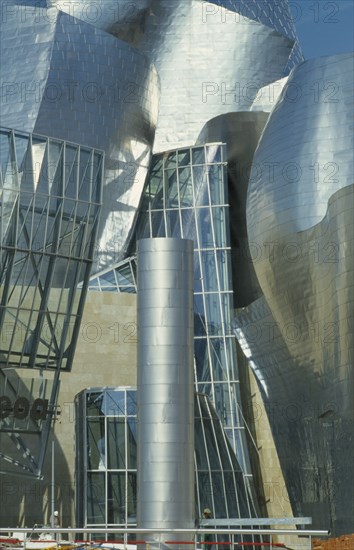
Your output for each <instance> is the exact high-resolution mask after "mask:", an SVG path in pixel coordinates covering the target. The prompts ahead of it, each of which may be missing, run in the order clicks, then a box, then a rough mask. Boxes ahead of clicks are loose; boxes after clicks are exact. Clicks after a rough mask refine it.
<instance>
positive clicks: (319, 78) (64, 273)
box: [0, 0, 354, 534]
mask: <svg viewBox="0 0 354 550" xmlns="http://www.w3.org/2000/svg"><path fill="white" fill-rule="evenodd" d="M92 4H93V3H91V2H88V1H87V0H79V1H76V2H74V1H73V2H71V1H65V2H63V1H61V0H40V1H37V0H11V1H7V2H6V3H4V5H2V6H1V10H2V17H1V30H2V33H1V51H2V58H3V60H4V63H3V65H2V72H1V82H0V84H1V118H2V124H4V125H5V126H6V128H8V129H5V130H4V132H3V133H2V134H1V139H2V141H1V148H0V154H1V166H2V179H1V195H0V197H1V199H0V200H1V203H0V209H1V213H2V216H1V222H0V223H1V226H0V236H1V241H0V246H1V248H0V258H1V264H0V274H1V277H2V278H1V300H2V301H1V315H2V319H3V325H2V328H1V330H2V333H1V355H0V374H1V380H2V386H1V387H2V390H3V393H4V396H5V399H3V398H2V404H4V407H5V409H4V407H2V410H3V409H4V410H5V418H3V419H2V425H1V430H2V432H1V437H2V438H3V437H5V436H6V438H8V435H7V434H6V433H5V432H6V431H7V432H8V433H9V435H10V437H9V438H8V439H9V442H10V447H11V445H13V448H14V449H13V452H12V454H11V452H10V451H8V452H7V451H6V453H5V452H3V451H1V452H2V455H1V457H0V458H1V462H2V463H3V464H5V463H6V464H7V465H8V464H10V465H11V467H10V470H11V471H12V472H18V471H21V469H22V470H23V471H24V472H25V473H27V474H28V475H34V476H36V475H40V472H41V464H44V461H45V456H44V449H45V446H43V445H40V446H39V447H38V449H39V448H40V449H42V451H40V453H39V454H40V457H39V458H38V457H36V456H35V453H34V452H32V453H30V454H27V455H26V453H25V457H26V458H25V460H24V461H23V458H21V456H22V455H23V453H24V452H25V448H27V447H26V445H25V443H24V442H23V437H24V433H22V432H26V434H27V435H26V437H30V436H31V437H32V435H31V433H32V432H35V433H36V434H37V435H38V434H39V435H40V434H41V433H42V432H45V433H46V437H47V436H48V434H49V429H50V425H51V421H52V418H53V417H54V405H55V403H56V399H57V395H58V388H59V385H58V382H59V375H61V376H63V375H64V372H67V373H68V376H75V374H74V372H73V371H72V372H70V369H71V365H72V361H73V357H74V358H75V355H74V352H75V343H76V340H77V339H78V337H79V336H80V331H79V326H80V320H81V318H82V311H83V306H84V302H85V296H86V290H87V288H88V289H89V292H91V291H97V290H98V291H100V293H101V294H102V296H100V298H99V301H100V304H104V306H102V308H103V307H105V308H107V317H109V318H110V319H111V310H110V308H111V303H116V302H115V300H118V297H117V296H114V295H115V294H119V295H120V296H122V295H124V294H130V295H131V296H129V298H127V299H129V300H132V301H134V299H135V297H134V296H132V295H133V294H134V293H136V247H137V241H138V240H139V239H140V238H144V237H148V238H161V237H164V238H165V237H173V238H187V239H191V240H192V241H193V242H194V386H195V390H196V392H197V394H198V396H199V397H198V399H197V402H198V403H199V404H198V407H197V409H198V410H199V413H198V414H199V417H198V414H196V419H197V418H201V417H202V416H203V415H204V414H205V415H206V416H205V418H208V419H209V420H208V422H207V423H204V421H201V422H200V423H199V427H198V428H197V427H196V432H195V433H196V449H195V450H196V480H197V507H198V510H197V513H198V514H200V511H201V507H202V506H204V505H207V506H208V507H209V508H211V509H212V510H213V513H214V516H215V517H220V518H230V517H233V516H234V517H240V516H242V515H244V516H247V517H254V516H256V515H257V514H258V515H259V514H263V515H264V508H262V506H263V505H262V502H261V493H262V490H261V489H260V487H259V484H260V483H261V482H259V480H258V478H257V483H256V482H255V471H254V468H255V463H256V462H257V460H258V459H257V453H258V450H257V449H256V447H257V445H254V444H253V442H252V437H253V435H254V434H253V432H252V428H251V427H250V425H249V415H248V412H249V411H248V410H247V407H246V406H245V403H247V402H248V400H249V394H248V390H247V384H246V379H247V376H248V373H249V371H252V372H253V373H254V375H255V377H256V379H257V382H258V384H259V388H260V390H261V392H262V396H263V399H264V403H265V405H266V408H267V411H268V416H269V422H270V425H271V428H272V431H273V437H274V442H275V445H276V448H277V451H278V455H279V460H280V464H281V467H282V470H283V473H284V478H285V482H286V487H287V490H288V492H289V495H290V499H291V505H292V508H293V512H294V513H295V514H296V515H301V516H305V515H307V516H311V517H313V526H314V527H316V528H319V527H321V528H322V527H324V528H331V529H332V532H333V533H335V534H337V533H338V534H340V533H345V532H349V531H352V517H353V510H352V503H353V489H352V484H351V483H350V479H351V478H352V474H353V472H352V466H351V464H352V462H351V457H352V454H353V448H352V420H353V399H352V393H351V392H350V390H349V388H351V387H352V381H353V332H354V331H353V325H352V322H353V302H354V299H353V288H354V284H353V269H352V266H353V261H352V260H353V225H352V223H353V187H352V185H353V166H352V161H351V152H352V145H353V143H352V142H353V136H352V131H351V127H350V124H349V122H348V121H349V120H350V114H351V113H350V110H351V105H352V90H351V83H352V77H353V75H352V68H353V60H352V56H349V55H342V56H335V57H332V58H322V59H320V60H311V61H304V60H303V56H302V53H301V48H300V45H299V43H298V40H297V37H296V33H295V29H294V25H293V22H292V20H291V16H290V11H289V5H288V2H287V1H286V0H281V1H280V0H278V1H277V2H274V1H267V0H252V1H249V0H247V1H246V0H211V1H210V2H204V1H201V0H181V1H179V0H178V1H177V0H176V1H174V2H172V1H170V0H140V1H138V2H136V3H134V5H133V3H129V2H126V1H119V2H118V1H114V0H102V1H98V2H95V3H94V4H95V5H94V6H92ZM132 6H133V7H132ZM211 44H213V46H214V47H213V50H212V51H211V48H210V45H211ZM75 144H78V145H75ZM103 155H104V156H105V162H104V164H103ZM101 189H102V195H101ZM100 202H102V206H101V216H100V220H99V221H98V212H99V209H100ZM91 264H93V266H92V270H91V278H90V280H88V275H89V270H90V268H91ZM91 294H92V295H93V294H94V292H92V293H91ZM90 299H92V300H95V299H97V298H91V296H90ZM119 299H120V298H119ZM122 299H123V298H122ZM118 301H119V300H118ZM118 301H117V303H118ZM100 307H101V306H100ZM120 307H121V306H120ZM123 309H124V308H122V309H121V310H119V309H118V310H117V319H116V320H114V321H113V322H112V323H111V324H110V325H109V327H105V330H106V332H107V333H111V334H112V335H113V338H114V343H115V344H116V343H117V342H116V340H117V339H118V341H120V340H121V338H122V334H124V338H126V337H128V338H129V344H131V345H132V346H133V347H134V346H136V332H135V330H136V326H135V327H134V323H133V324H132V325H130V326H129V327H127V326H126V325H127V324H129V323H130V322H131V321H129V323H126V322H125V320H124V318H121V317H120V313H119V311H121V313H122V315H123ZM108 310H109V315H108ZM93 311H94V310H93ZM92 315H93V318H92V321H90V323H89V325H90V327H89V331H88V332H85V333H84V334H85V337H86V338H87V339H88V340H87V341H91V340H90V338H92V339H93V340H92V341H94V343H95V345H96V344H97V350H96V351H95V353H94V354H93V357H94V358H95V361H94V362H95V366H93V365H92V364H91V363H90V365H91V366H90V369H91V370H90V372H87V383H86V384H85V387H82V386H80V388H78V391H77V393H78V394H79V393H80V392H82V391H84V393H80V395H79V397H78V398H77V403H78V404H81V405H80V407H79V409H80V410H81V411H82V414H81V415H79V416H78V418H77V422H78V423H79V424H77V425H78V426H80V428H78V433H80V434H81V435H82V437H81V438H79V439H78V447H77V456H78V460H79V458H80V457H83V463H84V468H83V469H81V470H80V469H78V471H77V475H78V483H79V484H81V485H80V487H83V489H84V491H85V495H86V496H85V499H84V502H83V503H82V506H81V504H80V505H79V503H78V508H77V510H78V513H77V520H78V522H79V523H81V524H83V523H85V524H89V525H96V524H99V525H102V526H103V525H116V524H117V525H118V524H119V525H126V524H130V523H131V522H133V518H134V514H135V507H134V506H135V505H134V504H132V505H129V504H128V503H127V499H128V496H129V498H130V494H131V495H132V500H133V501H134V498H135V497H134V496H133V495H134V494H135V493H134V491H135V489H134V487H135V485H134V484H135V481H134V480H135V474H136V472H135V463H134V460H135V459H134V456H135V455H134V453H135V451H134V450H132V449H133V447H134V443H133V439H134V437H133V435H134V434H133V430H131V426H133V424H134V422H133V419H134V415H129V414H128V413H127V408H125V410H124V411H123V412H124V414H123V412H122V416H121V414H120V412H119V411H118V408H117V409H114V410H113V414H106V413H107V411H106V409H105V408H104V407H105V406H106V405H104V404H102V403H104V402H105V400H106V399H108V395H109V392H111V393H112V395H114V396H116V395H121V396H124V400H125V401H124V403H127V401H126V400H128V401H129V399H130V397H129V398H128V394H129V392H131V395H132V394H133V393H132V392H133V391H134V390H133V389H129V390H127V389H124V390H123V389H122V390H119V389H118V386H122V387H126V386H129V387H131V388H134V387H136V374H135V370H134V369H135V367H133V366H132V379H129V380H128V379H126V378H125V375H124V376H121V375H122V371H123V370H124V369H126V368H127V364H128V362H124V361H121V362H120V363H119V364H118V363H117V366H116V373H114V369H113V370H112V369H111V365H112V364H113V363H114V359H113V356H114V353H112V354H111V352H109V353H110V360H109V361H107V360H106V359H105V357H104V353H105V351H104V350H102V348H100V347H99V340H100V338H101V336H100V334H101V333H100V330H102V327H101V325H99V326H98V325H97V323H96V321H95V319H94V314H92ZM4 323H5V324H4ZM71 324H72V325H73V327H74V329H73V330H69V327H70V326H71ZM122 326H123V329H124V330H123V329H122ZM9 327H10V329H9ZM11 327H12V328H11ZM59 327H61V329H60V331H59V332H60V334H59V335H58V334H57V332H58V328H59ZM112 327H113V328H112ZM122 331H123V333H122ZM124 331H125V332H124ZM103 332H104V331H103ZM95 339H97V340H95ZM106 349H107V350H108V349H110V348H108V347H107V348H106ZM107 353H108V351H107ZM102 354H103V356H102ZM108 364H109V365H110V367H109V368H108V366H107V365H108ZM134 365H135V363H134ZM20 369H22V370H20ZM30 369H31V370H30ZM34 369H37V370H34ZM105 369H107V375H106V378H105V374H104V372H105ZM98 371H99V372H98ZM108 371H109V374H108ZM133 371H134V374H133ZM29 372H31V374H32V372H35V373H38V377H37V382H36V383H31V382H29V381H28V373H29ZM51 372H53V374H50V373H51ZM80 372H81V371H80ZM124 372H125V370H124ZM115 377H116V378H115ZM128 378H129V377H128ZM133 378H134V379H133ZM25 379H26V380H27V381H26V382H23V381H24V380H25ZM95 379H97V380H99V383H98V382H97V383H96V382H95ZM123 379H124V381H122V380H123ZM31 384H32V385H31ZM104 386H108V387H109V388H110V389H109V390H105V389H104ZM73 387H74V386H73ZM88 388H95V390H90V389H88ZM119 392H121V393H119ZM95 394H96V396H97V398H98V402H100V403H101V402H102V403H101V405H99V408H97V407H96V412H95V409H94V408H93V409H92V410H91V409H90V407H91V404H90V403H91V402H90V399H91V397H92V396H93V395H95ZM129 395H130V394H129ZM48 396H50V397H48ZM19 398H24V399H26V400H27V401H26V402H25V401H24V400H22V401H20V403H18V405H17V408H16V407H15V405H14V403H16V402H17V401H18V399H19ZM33 398H38V399H40V400H41V401H37V402H36V403H35V405H34V406H33V402H34V399H33ZM47 399H49V402H50V403H51V408H49V410H50V411H51V416H50V415H47V416H46V419H45V420H44V419H43V418H44V411H45V407H46V400H47ZM114 399H115V397H114ZM119 399H120V398H119ZM122 399H123V397H122ZM100 400H101V401H100ZM27 402H29V403H30V409H29V411H28V414H27V413H26V415H24V410H26V407H27V404H26V403H27ZM202 403H203V404H202ZM32 406H33V412H32V415H31V410H32V409H31V407H32ZM23 407H25V409H24V408H23ZM125 407H127V405H125ZM202 409H203V411H204V412H203V411H202ZM206 410H208V411H209V412H205V411H206ZM90 411H91V412H92V411H93V413H92V414H93V415H94V416H95V418H91V416H92V414H91V412H90ZM100 411H101V412H100ZM15 412H16V415H17V417H16V415H15ZM201 412H203V414H201ZM8 413H9V414H8ZM89 413H90V414H89ZM21 414H22V415H24V418H18V417H19V416H21ZM41 416H42V417H43V418H42V417H41ZM96 416H97V418H98V419H96ZM130 417H131V418H130ZM203 418H204V416H203ZM211 418H213V420H212V421H211V420H210V419H211ZM80 422H81V424H80ZM123 424H124V436H123V431H122V430H123V428H122V426H123ZM197 424H198V422H197V420H196V426H197ZM206 424H208V426H209V428H208V429H207V428H206ZM111 427H112V430H113V432H114V434H115V436H114V437H115V438H114V437H113V436H112V433H113V432H112V433H111V432H110V429H111ZM10 428H11V429H10ZM211 432H212V436H211ZM207 433H208V434H209V435H208V436H207V435H206V434H207ZM200 434H203V435H200ZM37 435H36V436H37ZM209 436H210V437H209ZM112 437H113V439H112ZM85 438H86V439H85ZM90 438H91V439H90ZM99 440H102V441H101V442H100V443H98V441H99ZM2 441H3V439H2ZM212 441H213V442H214V443H212ZM215 441H217V444H216V446H217V447H218V449H219V451H218V453H217V456H216V455H213V452H214V451H213V447H214V445H215ZM128 442H129V444H130V443H131V444H132V446H131V450H130V451H129V453H131V454H129V456H128V454H126V453H127V452H128V450H127V449H128ZM87 445H88V447H89V451H88V450H87ZM108 446H110V449H111V450H112V449H113V450H112V454H111V455H110V459H109V460H110V461H111V462H110V463H109V464H108V462H107V460H108V458H107V456H108V455H107V452H108V451H107V449H108ZM123 447H124V449H125V450H124V453H123V450H122V449H123ZM129 448H130V447H129ZM221 448H222V449H223V450H222V451H221V450H220V449H221ZM121 451H122V452H121ZM103 452H105V453H106V455H105V456H106V458H105V460H106V462H104V461H103V458H102V455H103ZM89 453H91V454H89ZM123 454H124V460H125V462H124V460H123V458H122V457H123ZM225 456H227V457H228V458H227V459H224V458H223V457H225ZM203 457H204V458H203ZM100 459H102V462H101V463H100ZM216 464H217V466H216ZM219 466H220V469H219ZM71 468H72V470H73V468H74V466H73V464H72V466H71ZM201 472H203V475H200V473H201ZM214 474H215V475H214ZM96 478H97V480H99V481H98V485H100V484H101V485H102V487H103V489H102V493H100V495H99V496H97V495H95V494H94V491H93V490H92V487H93V482H91V481H90V480H92V479H96ZM231 478H232V483H233V485H232V487H233V489H234V494H233V496H231V495H230V494H228V493H227V487H228V486H229V483H231ZM102 480H103V481H102ZM203 480H204V481H203ZM217 480H218V481H217ZM207 484H209V485H208V486H209V489H210V491H209V489H208V491H209V492H208V495H209V496H208V497H206V496H205V495H206V491H207V489H206V488H205V487H206V485H207ZM210 487H211V488H210ZM220 487H222V490H220ZM224 489H225V491H224ZM123 495H124V499H125V500H124V499H123ZM122 499H123V500H124V502H123V500H122ZM79 500H80V499H78V501H79ZM207 500H209V502H207ZM71 517H72V516H71ZM70 522H72V520H70Z"/></svg>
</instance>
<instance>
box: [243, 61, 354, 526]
mask: <svg viewBox="0 0 354 550" xmlns="http://www.w3.org/2000/svg"><path fill="white" fill-rule="evenodd" d="M352 82H353V61H352V56H351V55H341V56H334V57H329V58H320V59H318V60H311V61H308V62H305V63H304V64H302V65H300V66H299V67H298V68H296V69H295V70H294V71H293V73H292V74H291V75H290V77H289V81H288V83H287V85H286V87H285V88H284V93H283V94H282V97H281V99H280V100H279V102H278V104H277V106H276V107H275V109H274V110H273V112H272V114H271V116H270V119H269V121H268V124H267V126H266V128H265V130H264V133H263V136H262V138H261V141H260V144H259V147H258V150H257V152H256V154H255V158H254V163H253V169H252V173H251V179H250V185H249V197H248V205H247V216H248V232H249V238H250V240H251V241H252V242H254V243H256V245H257V250H256V253H255V255H254V258H253V261H254V266H255V270H256V273H257V276H258V280H259V283H260V286H261V288H262V290H263V292H264V296H265V300H266V302H267V304H268V307H269V309H270V312H271V315H272V316H273V318H274V323H275V326H276V329H277V330H278V331H279V332H280V333H281V336H282V338H283V344H282V346H281V347H280V349H281V353H280V354H278V359H277V361H275V363H274V364H273V365H271V366H270V365H269V362H268V360H267V358H266V357H265V356H264V354H262V349H263V352H265V350H266V348H265V347H263V348H262V338H263V339H264V338H266V336H265V334H263V336H262V338H261V337H259V338H258V342H248V344H252V346H251V347H253V348H254V349H255V350H257V353H256V359H257V361H256V367H255V368H256V369H257V371H258V373H259V375H260V376H261V378H263V379H265V380H267V379H268V383H267V394H268V400H269V404H270V406H271V404H272V403H281V404H282V406H283V407H284V408H285V411H288V414H285V415H283V416H282V417H281V418H277V415H275V416H274V417H273V416H272V417H271V419H270V420H271V423H272V426H273V429H274V436H275V438H276V441H277V448H278V452H279V453H280V455H281V462H282V467H283V470H284V472H285V475H286V478H287V484H288V488H289V493H290V495H291V498H292V504H293V506H294V508H295V510H296V512H297V513H298V514H299V515H302V514H304V515H308V516H312V518H313V522H314V527H316V528H317V527H324V528H328V527H330V528H331V529H332V530H333V532H334V533H344V532H349V530H351V529H352V518H353V484H352V483H351V481H350V480H351V479H352V477H353V469H352V468H353V466H352V456H353V439H352V421H353V395H352V391H351V389H352V387H353V355H354V349H353V348H354V344H353V334H354V330H353V328H354V327H353V310H354V308H353V305H354V296H353V294H354V293H353V288H354V284H353V283H354V278H353V265H354V264H353V207H354V205H353V159H352V150H353V134H352V129H351V125H350V122H349V121H350V117H351V105H352V93H353V92H352ZM290 93H291V96H290ZM294 93H295V94H296V99H295V96H294V95H293V94H294ZM290 97H292V100H290ZM253 319H254V322H255V323H258V321H257V315H256V316H255V317H253ZM269 329H271V327H269V326H268V327H264V328H263V330H267V331H268V332H267V334H268V336H267V337H268V338H271V337H272V333H271V332H270V335H269ZM247 340H249V338H247V337H246V338H245V341H246V345H247ZM244 345H245V344H244ZM251 359H252V358H251ZM289 401H290V405H289ZM313 403H315V404H317V403H318V404H320V410H319V411H318V413H317V414H316V412H315V414H314V415H313V414H311V412H309V410H310V408H311V407H313V406H314V405H313ZM288 406H291V407H292V410H290V411H289V409H288V408H287V407H288ZM293 442H296V446H295V448H294V447H293Z"/></svg>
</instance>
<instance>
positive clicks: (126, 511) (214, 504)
mask: <svg viewBox="0 0 354 550" xmlns="http://www.w3.org/2000/svg"><path fill="white" fill-rule="evenodd" d="M76 418H77V423H76V441H77V454H76V460H77V463H76V470H77V472H76V473H77V477H76V478H77V513H78V516H77V525H78V527H82V526H85V527H105V528H109V527H110V526H112V527H113V526H116V527H128V526H135V525H136V499H137V487H136V454H137V449H136V422H137V410H136V389H135V388H101V389H99V388H98V389H90V390H85V391H83V392H81V393H80V394H79V395H78V396H77V398H76ZM195 434H196V438H195V480H196V486H195V487H196V518H201V517H202V512H203V509H204V508H206V507H207V508H210V509H211V510H212V512H213V517H215V518H223V519H225V518H240V517H241V518H242V517H247V516H248V510H249V504H248V500H247V499H248V496H247V491H246V489H245V487H244V484H243V473H242V470H241V467H240V465H239V464H238V462H237V460H236V458H235V454H234V452H233V450H232V447H231V445H230V442H229V441H228V439H227V437H226V435H225V433H224V431H223V430H222V429H221V425H220V419H219V417H218V415H217V414H216V412H215V410H214V408H213V406H212V405H211V403H210V401H209V399H208V397H207V396H206V395H203V394H196V398H195ZM102 538H104V535H97V539H102ZM110 538H111V536H110ZM113 538H114V536H113ZM117 538H118V539H119V538H120V537H119V536H118V537H117Z"/></svg>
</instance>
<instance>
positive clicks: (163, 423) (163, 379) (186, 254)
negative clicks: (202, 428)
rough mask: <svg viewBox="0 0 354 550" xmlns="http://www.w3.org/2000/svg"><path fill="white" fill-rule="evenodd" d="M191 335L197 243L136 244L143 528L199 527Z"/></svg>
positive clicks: (140, 523)
mask: <svg viewBox="0 0 354 550" xmlns="http://www.w3.org/2000/svg"><path fill="white" fill-rule="evenodd" d="M193 333H194V331H193V241H189V240H185V239H172V238H171V239H168V238H166V239H165V238H161V239H143V240H141V241H139V242H138V507H137V508H138V509H137V512H138V517H137V521H138V527H141V528H188V527H190V528H193V527H194V515H195V506H194V499H195V496H194V458H193V457H194V401H193V398H194V386H193ZM181 537H182V540H183V536H181V535H180V536H179V540H181ZM156 538H158V537H156ZM175 538H176V537H173V535H171V536H166V537H165V540H175ZM184 540H185V539H184ZM180 548H182V546H181V547H180Z"/></svg>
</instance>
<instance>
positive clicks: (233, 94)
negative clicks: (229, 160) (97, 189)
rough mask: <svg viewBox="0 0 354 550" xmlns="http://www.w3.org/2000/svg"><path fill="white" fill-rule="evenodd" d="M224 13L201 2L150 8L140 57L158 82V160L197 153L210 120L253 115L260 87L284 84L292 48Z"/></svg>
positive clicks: (162, 1) (165, 1) (159, 1)
mask: <svg viewBox="0 0 354 550" xmlns="http://www.w3.org/2000/svg"><path fill="white" fill-rule="evenodd" d="M208 6H209V7H211V11H210V12H208V11H207V8H208ZM226 12H227V10H226V9H225V8H224V7H220V6H216V5H215V4H210V3H208V2H200V1H198V0H191V1H190V2H186V1H185V0H176V1H174V2H171V1H170V0H156V1H153V2H152V4H151V13H152V14H153V16H151V17H149V18H147V20H146V28H145V33H144V36H143V38H142V40H141V42H140V43H139V49H140V51H142V52H143V53H144V54H145V55H146V56H147V57H148V58H149V59H150V60H151V61H152V62H153V63H154V64H155V66H156V68H157V71H158V73H159V76H160V80H161V99H160V110H159V120H158V127H157V131H156V138H155V143H154V152H160V151H163V150H167V149H174V148H177V147H184V146H190V145H193V144H194V143H195V142H196V139H197V137H198V135H199V133H200V131H201V129H202V128H203V126H204V124H205V123H206V122H207V121H208V120H209V119H211V118H213V117H216V116H218V115H221V114H224V113H227V112H230V111H247V110H249V108H250V106H251V105H252V102H253V100H254V98H255V96H256V94H257V92H258V90H259V89H260V88H261V87H263V86H265V85H266V84H269V83H270V82H272V81H274V80H278V79H279V78H281V77H282V76H284V71H285V68H286V65H287V62H288V59H289V56H290V53H291V50H292V47H293V45H294V40H293V39H292V38H288V37H287V36H284V34H280V33H278V32H277V31H276V30H274V28H270V27H269V26H265V25H264V24H262V23H259V22H258V21H254V20H251V19H249V18H247V17H243V16H242V17H241V16H239V14H238V13H237V12H233V16H234V17H230V14H229V13H226ZM211 44H212V45H213V48H212V49H211Z"/></svg>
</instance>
